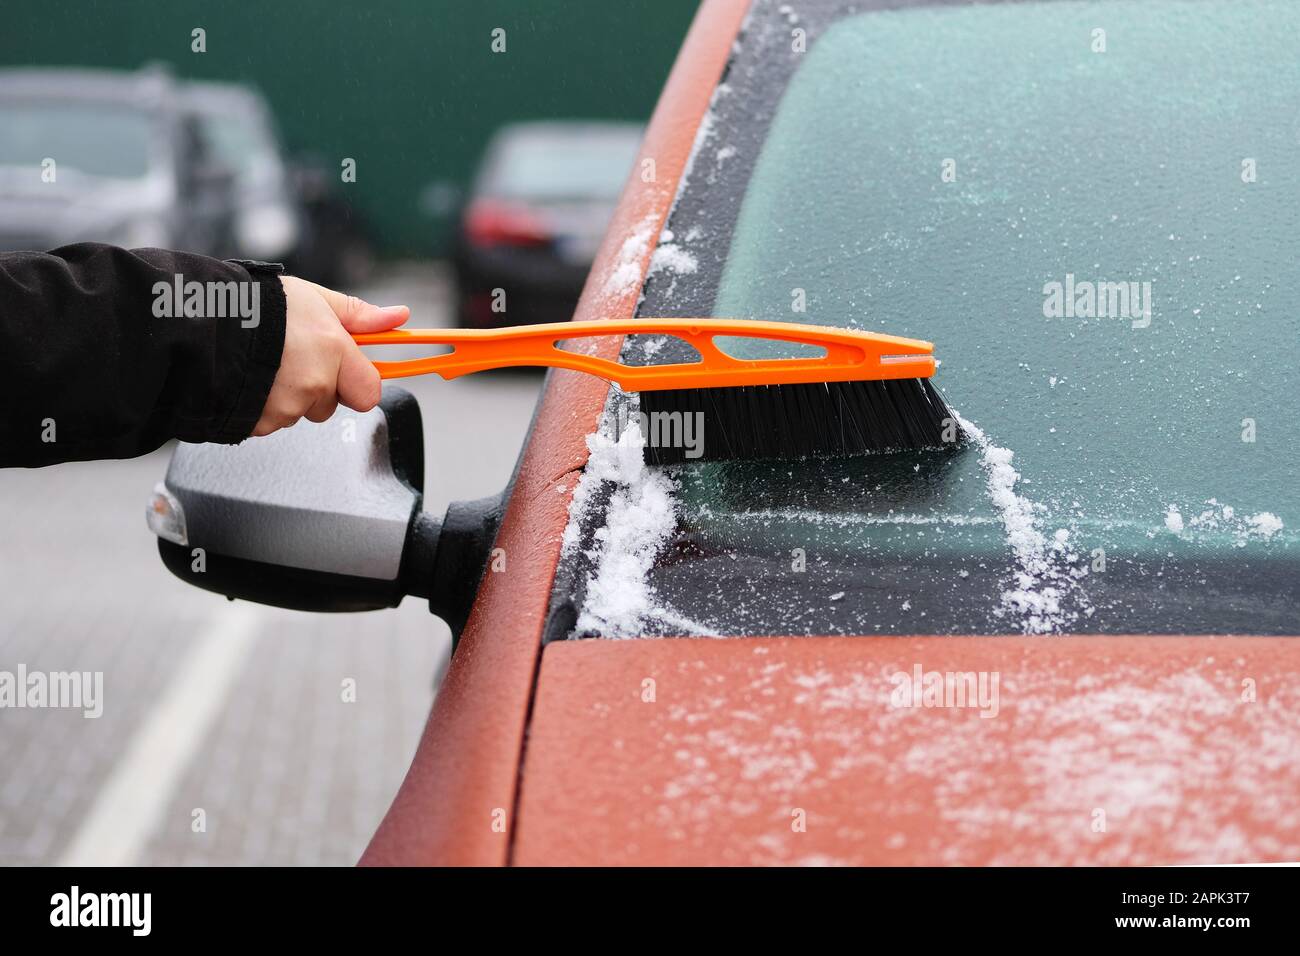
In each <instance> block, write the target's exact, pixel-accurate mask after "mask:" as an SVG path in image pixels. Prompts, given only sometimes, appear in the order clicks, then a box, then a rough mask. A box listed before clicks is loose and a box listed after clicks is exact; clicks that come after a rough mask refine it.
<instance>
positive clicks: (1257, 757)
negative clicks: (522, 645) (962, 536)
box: [513, 637, 1300, 866]
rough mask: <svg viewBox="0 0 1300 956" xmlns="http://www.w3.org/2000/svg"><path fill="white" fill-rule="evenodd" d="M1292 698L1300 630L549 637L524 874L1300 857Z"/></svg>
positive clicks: (1299, 741) (519, 845)
mask: <svg viewBox="0 0 1300 956" xmlns="http://www.w3.org/2000/svg"><path fill="white" fill-rule="evenodd" d="M933 675H938V677H935V676H933ZM947 675H971V676H972V677H973V682H967V683H964V684H963V683H962V682H961V680H960V677H958V678H953V679H950V680H949V683H950V684H951V685H952V686H953V687H954V688H956V687H957V686H965V687H966V688H967V689H968V690H969V691H970V696H969V697H967V706H944V704H945V703H952V704H954V705H955V704H956V702H957V700H958V697H957V694H956V692H955V691H954V692H953V693H951V694H950V695H949V696H947V697H945V692H944V687H945V678H946V677H947ZM914 689H915V690H917V693H916V694H915V695H913V693H912V691H913V690H914ZM936 695H937V696H936ZM1298 705H1300V643H1297V642H1296V641H1295V640H1294V639H1293V638H1254V637H1061V638H1041V637H1037V638H1035V637H1000V638H954V637H878V638H871V637H858V638H746V639H731V640H702V639H694V638H692V639H686V638H681V639H667V640H630V641H600V640H588V641H567V642H557V643H553V644H551V645H549V646H548V647H547V648H546V650H545V652H544V656H543V663H542V668H541V673H540V678H539V687H538V696H537V698H536V703H535V710H534V718H533V721H532V724H531V726H530V733H529V742H528V748H527V751H526V760H525V765H524V772H523V784H522V787H523V789H522V802H521V805H520V811H519V819H518V821H517V827H518V829H517V833H516V844H515V853H514V856H513V862H515V863H516V864H520V865H542V864H546V865H564V864H589V865H592V864H601V865H609V864H637V865H692V864H738V865H754V864H809V865H826V864H830V865H835V864H848V865H868V864H870V865H987V864H1016V865H1082V864H1116V865H1130V866H1132V865H1164V864H1195V863H1241V862H1261V861H1278V860H1295V859H1297V858H1300V809H1297V807H1296V804H1295V799H1294V797H1295V794H1296V793H1297V792H1300V765H1298V764H1297V763H1296V761H1295V759H1294V756H1295V754H1296V753H1300V725H1297V724H1296V722H1295V720H1294V714H1295V713H1296V711H1297V706H1298Z"/></svg>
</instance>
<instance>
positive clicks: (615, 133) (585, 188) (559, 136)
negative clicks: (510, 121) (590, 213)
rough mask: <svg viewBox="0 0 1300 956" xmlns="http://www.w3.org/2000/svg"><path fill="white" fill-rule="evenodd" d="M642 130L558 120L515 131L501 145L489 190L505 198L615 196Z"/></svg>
mask: <svg viewBox="0 0 1300 956" xmlns="http://www.w3.org/2000/svg"><path fill="white" fill-rule="evenodd" d="M641 133H642V129H641V127H640V126H636V125H626V126H616V125H614V124H602V125H599V126H597V125H572V126H567V127H561V126H559V125H558V124H557V125H552V124H543V125H538V126H528V127H523V128H521V129H518V130H516V131H512V132H511V133H510V134H509V135H507V136H506V137H505V138H504V139H503V140H502V141H501V142H500V143H499V145H498V147H497V151H496V154H495V156H494V157H493V161H492V164H491V166H490V167H489V170H488V174H487V180H486V182H485V184H484V192H486V193H488V194H490V195H494V196H498V197H500V198H503V199H513V198H519V199H537V200H548V199H555V200H563V199H614V198H616V197H617V196H618V194H619V191H620V190H621V189H622V188H623V183H624V181H625V180H626V179H627V175H628V171H629V170H630V169H631V168H632V161H633V160H634V159H635V158H636V151H637V147H638V146H639V145H640V143H641Z"/></svg>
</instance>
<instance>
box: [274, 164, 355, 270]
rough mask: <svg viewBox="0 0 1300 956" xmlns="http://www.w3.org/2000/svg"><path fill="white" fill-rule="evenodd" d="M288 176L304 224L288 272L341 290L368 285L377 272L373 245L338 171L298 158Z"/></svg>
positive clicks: (335, 168)
mask: <svg viewBox="0 0 1300 956" xmlns="http://www.w3.org/2000/svg"><path fill="white" fill-rule="evenodd" d="M290 176H291V178H292V181H293V185H294V191H295V194H296V196H297V199H298V203H299V206H300V208H301V210H302V215H303V221H304V228H303V233H302V241H301V242H300V243H299V244H298V247H297V249H296V250H295V252H294V254H293V255H292V256H290V257H289V267H290V270H291V271H292V272H293V273H294V274H295V275H300V276H303V277H304V278H307V279H311V280H312V281H313V282H321V283H324V284H325V285H331V286H337V287H340V288H349V287H351V286H355V285H359V284H361V283H362V282H365V281H366V280H367V279H368V278H369V277H370V274H371V272H372V271H373V270H374V267H375V244H374V240H373V238H372V237H371V235H372V234H371V230H370V226H369V224H368V223H367V222H366V219H365V217H364V216H362V215H361V213H360V212H359V211H358V210H357V209H356V207H355V206H354V205H353V204H352V203H351V202H350V201H349V200H348V199H346V198H344V196H343V190H342V189H340V188H339V185H338V183H339V174H338V168H337V166H336V167H334V168H332V169H331V168H330V167H329V166H328V165H326V163H325V161H324V160H322V159H319V158H317V157H314V156H305V157H296V158H295V159H294V162H293V165H292V167H291V170H290Z"/></svg>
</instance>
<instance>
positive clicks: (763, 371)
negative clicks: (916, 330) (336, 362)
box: [353, 318, 934, 392]
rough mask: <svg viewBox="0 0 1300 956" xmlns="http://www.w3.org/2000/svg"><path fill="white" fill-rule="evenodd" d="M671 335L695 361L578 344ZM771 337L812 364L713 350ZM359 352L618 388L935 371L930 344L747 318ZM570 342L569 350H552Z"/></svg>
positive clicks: (452, 334) (520, 333) (423, 333)
mask: <svg viewBox="0 0 1300 956" xmlns="http://www.w3.org/2000/svg"><path fill="white" fill-rule="evenodd" d="M632 334H635V335H672V336H675V337H677V338H679V339H682V340H683V341H685V342H687V343H688V344H689V345H691V346H692V347H693V348H694V349H695V350H696V351H697V352H699V354H700V361H698V362H681V363H674V364H669V365H645V366H635V365H623V364H622V363H620V362H611V361H609V360H608V359H603V358H599V357H597V356H595V355H590V354H587V353H586V352H584V351H581V347H582V345H583V343H582V342H581V340H583V339H594V338H599V337H603V336H611V335H632ZM718 335H729V336H741V337H744V338H760V339H777V340H780V341H783V342H794V343H798V344H801V345H812V346H818V347H820V348H823V349H825V350H826V354H825V355H823V356H819V357H817V358H781V359H752V360H751V359H738V358H732V357H731V356H730V355H727V354H726V353H725V352H723V351H722V350H721V349H719V348H718V347H717V345H716V344H715V343H714V341H713V339H714V336H718ZM353 338H354V339H355V340H356V342H357V344H358V345H450V346H452V351H450V352H447V353H445V354H442V355H432V356H429V357H427V358H418V359H407V360H405V361H399V362H381V361H376V362H375V363H374V364H375V368H377V369H378V370H379V374H380V376H381V377H382V378H401V377H404V376H408V375H425V374H428V373H430V372H432V373H434V374H436V375H441V376H442V377H443V378H445V379H453V378H456V377H458V376H461V375H468V374H470V373H471V372H482V371H485V370H487V369H494V368H507V367H513V366H521V365H531V366H539V365H540V366H548V367H551V368H567V369H573V370H574V371H578V372H587V373H590V374H591V375H598V376H600V377H601V378H603V379H606V380H608V381H611V382H615V383H617V384H618V385H619V386H620V387H621V388H623V389H624V390H625V391H635V392H646V391H657V390H660V389H675V388H717V387H720V386H736V385H788V384H793V383H797V382H842V381H856V380H864V379H867V380H874V379H898V378H928V377H929V376H931V375H933V374H934V356H933V354H932V353H933V350H934V346H932V345H931V344H930V343H929V342H922V341H920V340H919V339H905V338H900V337H898V336H895V335H882V334H880V333H877V332H863V331H860V330H856V329H836V328H827V327H824V326H820V325H796V324H794V323H789V322H766V321H759V320H754V319H653V318H650V319H628V320H617V321H603V320H597V321H594V322H554V323H549V324H545V325H524V326H517V327H514V328H503V329H394V330H393V331H391V332H368V333H363V334H359V335H354V336H353ZM563 342H571V343H572V344H573V345H575V346H577V348H573V347H571V348H560V347H559V346H560V344H561V343H563Z"/></svg>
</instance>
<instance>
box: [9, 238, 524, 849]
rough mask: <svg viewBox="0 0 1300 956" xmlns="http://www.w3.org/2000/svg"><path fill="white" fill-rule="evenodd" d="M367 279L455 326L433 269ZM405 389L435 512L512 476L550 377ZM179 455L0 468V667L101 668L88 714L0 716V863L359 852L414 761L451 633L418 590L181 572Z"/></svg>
mask: <svg viewBox="0 0 1300 956" xmlns="http://www.w3.org/2000/svg"><path fill="white" fill-rule="evenodd" d="M356 291H357V292H358V293H359V294H361V295H363V296H365V297H366V298H368V299H370V300H371V301H374V302H377V303H378V304H381V305H387V304H394V303H407V304H409V305H410V306H411V307H412V309H413V311H414V317H413V320H412V322H411V325H412V326H422V325H442V324H446V322H447V319H448V315H449V292H450V289H449V285H448V282H447V280H446V275H445V272H444V271H443V270H442V267H441V266H440V265H438V264H431V263H419V264H407V265H403V266H400V267H396V268H394V269H391V270H388V271H386V273H385V274H384V275H383V276H382V277H381V278H379V279H378V280H377V281H375V282H374V283H372V284H371V285H370V286H369V287H367V288H364V289H358V290H356ZM390 351H391V350H390ZM404 384H405V386H406V387H408V388H410V389H411V391H413V392H415V393H416V395H417V396H418V397H419V398H420V402H421V406H422V408H423V411H424V430H425V441H426V445H425V447H426V478H425V492H426V507H427V508H428V509H429V510H431V511H433V510H436V511H437V512H438V513H441V510H442V509H443V508H444V507H445V506H446V504H447V502H449V501H451V500H454V499H456V498H473V497H479V496H481V495H484V494H489V493H492V492H494V491H497V490H499V489H500V488H501V487H503V485H504V483H505V482H506V481H507V480H508V478H509V475H510V472H511V470H512V469H513V466H514V463H515V458H516V456H517V454H518V451H519V448H520V445H521V443H522V440H523V436H524V434H525V432H526V430H527V427H528V422H529V419H530V417H531V415H532V410H533V404H534V402H535V400H536V396H537V392H538V388H539V386H540V384H541V377H540V376H539V375H535V374H521V375H513V374H506V375H495V374H494V375H478V376H471V377H467V378H465V379H461V380H459V381H456V382H451V383H446V382H443V381H442V380H441V379H437V378H426V379H415V380H407V382H406V383H404ZM169 455H170V449H167V448H164V449H162V450H160V451H158V452H156V453H154V454H151V455H146V456H144V457H143V458H138V459H134V460H131V461H121V462H94V463H77V464H67V465H59V466H56V467H53V468H44V469H37V470H22V469H10V470H6V471H0V677H2V676H3V672H6V671H7V672H9V673H11V674H14V675H17V674H18V673H19V671H20V668H25V670H26V672H27V673H28V674H32V673H44V674H49V673H51V672H81V673H88V674H90V675H91V676H90V677H89V678H87V682H86V684H85V685H84V686H85V688H86V689H87V690H91V691H93V689H94V688H95V681H96V677H95V675H96V674H101V675H102V690H101V691H100V692H99V693H98V694H97V695H96V701H97V703H96V706H95V707H93V708H92V712H93V710H94V709H100V708H101V707H102V713H101V714H100V715H99V716H97V717H88V716H86V710H87V708H85V707H84V706H83V707H82V708H80V709H72V708H63V709H61V708H50V707H44V708H30V707H21V708H19V707H12V706H0V768H3V770H2V771H0V863H2V864H49V863H60V862H79V863H92V864H93V863H124V864H132V863H138V864H202V863H221V864H351V863H353V862H355V860H356V858H357V857H358V856H359V855H360V853H361V851H362V849H363V848H364V847H365V845H366V842H367V841H368V839H369V837H370V834H371V833H372V832H373V830H374V828H375V826H376V825H377V824H378V822H379V820H380V818H381V817H382V815H383V813H384V811H385V810H386V809H387V808H388V804H389V802H390V800H391V799H392V796H393V794H394V792H395V791H396V789H397V786H398V785H399V783H400V782H401V780H402V777H403V775H404V774H405V771H406V768H407V766H408V764H409V762H410V758H411V754H412V753H413V752H414V748H415V744H416V741H417V740H418V738H419V734H420V731H421V729H422V727H423V724H424V719H425V716H426V714H427V712H428V709H429V705H430V703H431V701H432V699H433V694H434V688H435V685H436V683H437V682H438V681H439V680H440V679H441V676H442V674H443V672H444V671H445V668H446V666H447V662H448V657H449V652H450V638H449V635H448V633H447V630H446V628H445V626H443V624H442V622H441V621H439V620H438V619H436V618H434V617H433V616H432V615H430V614H429V612H428V608H427V606H426V605H424V603H423V602H421V601H418V600H415V599H411V598H408V599H407V600H406V601H405V602H403V604H402V605H401V607H399V608H397V609H396V610H392V611H379V612H373V613H369V614H348V615H317V614H304V613H297V612H290V611H282V610H278V609H273V608H264V607H260V606H258V605H249V604H245V603H243V602H233V603H232V602H228V601H226V600H225V599H223V598H221V597H219V596H216V595H213V594H209V593H206V592H203V591H199V590H195V589H193V588H190V587H188V586H186V585H184V584H181V583H180V582H179V581H178V580H176V579H175V578H173V577H172V576H171V575H170V574H168V573H167V572H166V571H165V570H164V568H163V567H162V564H161V562H160V561H159V560H158V556H157V552H156V550H155V545H154V538H153V536H152V535H151V534H150V533H149V532H148V530H147V529H146V528H145V523H144V507H145V502H146V500H147V498H148V495H149V492H150V490H151V489H152V487H153V485H154V483H155V482H157V481H158V480H160V479H161V477H162V475H163V473H164V471H165V469H166V465H167V460H168V456H169ZM83 703H84V702H83Z"/></svg>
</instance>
